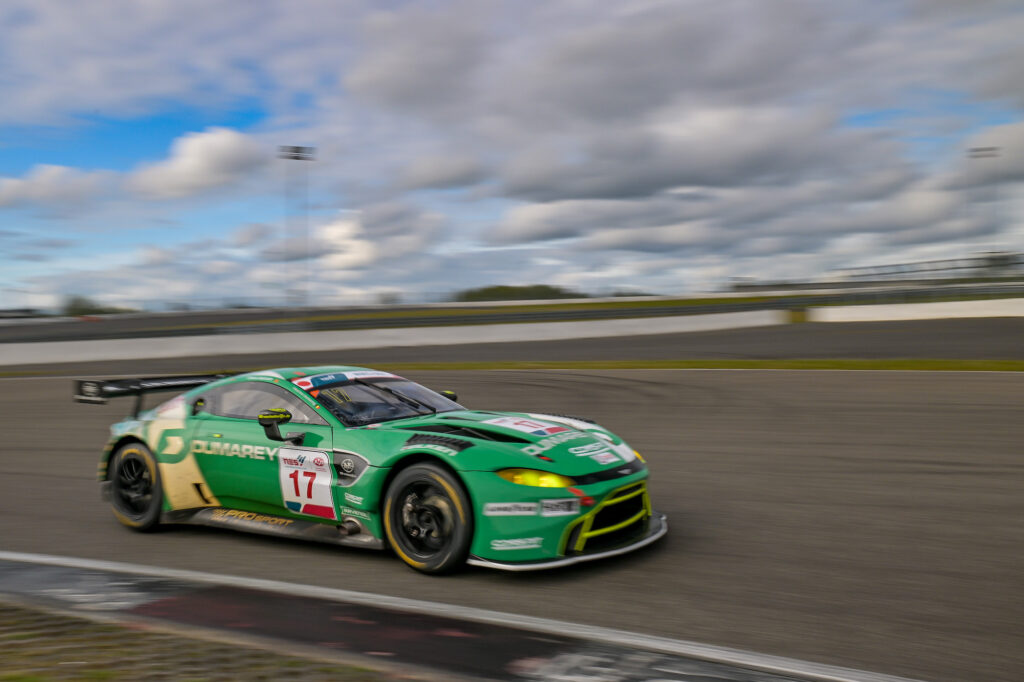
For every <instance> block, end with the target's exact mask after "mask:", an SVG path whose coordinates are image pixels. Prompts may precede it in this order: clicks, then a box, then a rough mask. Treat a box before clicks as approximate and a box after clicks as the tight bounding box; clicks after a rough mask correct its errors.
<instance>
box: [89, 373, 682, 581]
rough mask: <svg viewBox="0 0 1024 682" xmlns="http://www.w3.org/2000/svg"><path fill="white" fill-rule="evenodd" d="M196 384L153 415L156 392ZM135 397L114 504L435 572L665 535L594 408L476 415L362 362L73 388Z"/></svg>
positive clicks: (109, 450) (111, 495) (559, 560)
mask: <svg viewBox="0 0 1024 682" xmlns="http://www.w3.org/2000/svg"><path fill="white" fill-rule="evenodd" d="M186 389H187V392H185V393H183V394H180V395H177V396H176V397H174V398H172V399H171V400H168V401H167V402H164V403H162V404H160V405H158V406H157V407H155V408H153V409H149V410H145V411H143V410H142V409H141V407H142V396H143V394H145V393H150V392H154V391H175V392H179V393H180V392H181V391H183V390H186ZM129 395H130V396H135V397H136V407H135V410H134V413H133V415H132V416H130V417H127V418H125V419H124V420H122V421H120V422H117V423H116V424H114V425H113V426H112V427H111V436H110V440H109V442H108V443H107V447H106V448H105V450H104V451H103V456H102V457H101V458H100V464H99V479H100V481H101V482H102V486H103V492H104V496H105V498H106V499H108V500H109V501H110V503H111V505H112V507H113V511H114V514H115V515H116V516H117V518H118V519H119V520H120V521H121V522H122V523H124V524H125V525H127V526H129V527H131V528H134V529H136V530H143V531H144V530H149V529H151V528H153V527H155V526H156V525H157V524H159V523H195V524H204V525H212V526H221V527H229V528H237V529H241V530H247V531H254V532H257V533H266V534H271V535H282V536H288V537H298V538H307V539H310V540H317V541H322V542H330V543H334V544H339V545H346V546H353V547H368V548H374V549H382V548H384V547H388V546H390V547H391V548H392V549H393V550H394V552H395V553H396V554H397V555H398V556H399V557H401V559H402V560H403V561H405V562H406V563H407V564H408V565H410V566H412V567H413V568H415V569H417V570H419V571H423V572H425V573H442V572H446V571H451V570H452V569H455V568H456V567H458V566H461V565H462V564H464V563H470V564H473V565H477V566H488V567H492V568H501V569H506V570H532V569H541V568H550V567H554V566H563V565H567V564H572V563H576V562H579V561H586V560H591V559H598V558H601V557H607V556H612V555H616V554H622V553H624V552H628V551H631V550H634V549H637V548H639V547H643V546H645V545H648V544H650V543H652V542H654V541H655V540H657V539H658V538H660V537H661V536H663V535H664V534H665V532H666V531H667V528H668V527H667V523H666V520H665V517H664V516H663V515H662V514H659V513H657V512H655V511H653V510H652V508H651V502H650V498H649V496H648V493H647V467H646V465H645V464H644V460H643V458H642V457H640V455H639V454H638V453H637V452H636V451H634V450H633V449H632V448H630V447H629V446H628V445H627V444H626V443H625V442H624V441H623V440H622V439H621V438H619V437H618V436H616V435H615V434H613V433H610V432H609V431H607V430H605V429H603V428H601V427H600V426H598V425H596V424H594V423H592V422H589V421H587V420H583V419H579V418H569V417H563V416H555V415H540V414H525V413H510V412H491V411H479V410H467V409H465V408H464V407H462V406H461V405H459V404H458V403H457V402H455V401H456V399H457V398H456V396H455V394H453V393H451V392H450V391H443V392H441V393H436V392H434V391H432V390H429V389H427V388H425V387H423V386H420V385H419V384H416V383H414V382H412V381H409V380H407V379H403V378H402V377H399V376H396V375H394V374H390V373H388V372H380V371H376V370H372V369H365V368H360V367H343V366H327V367H300V368H284V369H274V370H265V371H259V372H251V373H248V374H242V375H238V376H187V377H155V378H146V379H122V380H113V381H92V380H84V381H77V382H76V383H75V399H76V400H78V401H80V402H93V403H104V402H106V401H107V399H109V398H112V397H118V396H129Z"/></svg>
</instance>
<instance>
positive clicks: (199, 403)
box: [192, 398, 206, 417]
mask: <svg viewBox="0 0 1024 682" xmlns="http://www.w3.org/2000/svg"><path fill="white" fill-rule="evenodd" d="M205 409H206V398H199V399H198V400H196V401H195V402H194V403H192V416H193V417H194V416H196V415H197V414H199V413H200V412H202V411H203V410H205Z"/></svg>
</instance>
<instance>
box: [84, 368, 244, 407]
mask: <svg viewBox="0 0 1024 682" xmlns="http://www.w3.org/2000/svg"><path fill="white" fill-rule="evenodd" d="M226 376H230V375H228V374H193V375H189V376H166V377H148V378H136V379H111V380H99V379H78V380H76V381H75V393H74V400H75V402H79V403H93V404H96V405H104V404H106V402H107V401H108V400H110V399H111V398H123V397H125V396H135V397H136V400H135V411H134V414H136V415H138V413H139V411H140V410H141V409H142V396H143V395H145V394H146V393H157V392H163V391H176V392H181V391H187V390H188V389H190V388H195V387H196V386H203V385H205V384H208V383H210V382H211V381H216V380H217V379H223V378H224V377H226Z"/></svg>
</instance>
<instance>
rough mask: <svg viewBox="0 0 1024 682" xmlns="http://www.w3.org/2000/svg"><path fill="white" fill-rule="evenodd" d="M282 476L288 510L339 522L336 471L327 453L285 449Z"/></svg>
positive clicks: (280, 470)
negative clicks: (336, 507) (336, 502)
mask: <svg viewBox="0 0 1024 682" xmlns="http://www.w3.org/2000/svg"><path fill="white" fill-rule="evenodd" d="M278 461H279V462H280V468H279V474H280V481H281V497H282V498H283V500H284V506H285V508H286V509H287V510H288V511H290V512H292V513H295V514H308V515H310V516H318V517H320V518H323V519H337V518H338V516H337V513H336V512H335V511H334V498H333V497H332V496H331V489H332V486H333V483H334V476H333V469H332V468H331V467H330V465H329V464H328V460H327V457H326V455H325V453H323V452H308V451H302V450H293V449H286V448H281V451H280V457H278Z"/></svg>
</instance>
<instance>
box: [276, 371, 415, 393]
mask: <svg viewBox="0 0 1024 682" xmlns="http://www.w3.org/2000/svg"><path fill="white" fill-rule="evenodd" d="M350 379H401V377H400V376H397V375H395V374H391V373H390V372H379V371H377V370H375V369H361V370H357V371H354V372H331V373H329V374H316V375H314V376H311V377H302V378H300V379H292V383H293V384H295V385H296V386H298V387H299V388H301V389H303V390H306V391H310V390H312V389H314V388H319V387H321V386H326V385H327V384H336V383H338V382H340V381H348V380H350Z"/></svg>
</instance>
